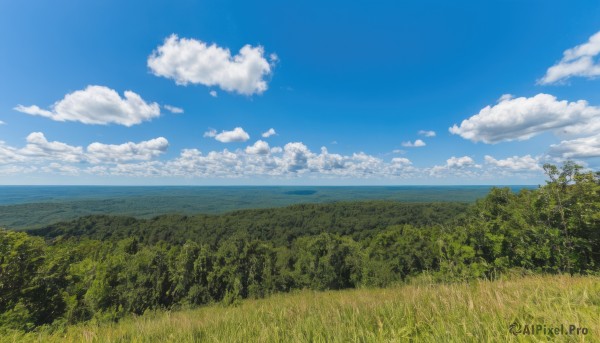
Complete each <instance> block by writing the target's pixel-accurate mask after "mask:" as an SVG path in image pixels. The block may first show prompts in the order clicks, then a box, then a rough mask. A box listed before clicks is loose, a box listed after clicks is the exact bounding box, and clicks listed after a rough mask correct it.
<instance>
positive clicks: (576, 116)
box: [449, 93, 600, 144]
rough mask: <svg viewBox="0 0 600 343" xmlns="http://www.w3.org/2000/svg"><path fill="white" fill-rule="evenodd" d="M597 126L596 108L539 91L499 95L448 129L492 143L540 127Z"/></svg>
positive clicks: (559, 130)
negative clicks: (530, 94) (497, 99)
mask: <svg viewBox="0 0 600 343" xmlns="http://www.w3.org/2000/svg"><path fill="white" fill-rule="evenodd" d="M598 129H600V108H598V107H595V106H590V105H589V104H588V103H587V101H585V100H579V101H575V102H568V101H566V100H557V99H556V97H555V96H552V95H549V94H543V93H541V94H538V95H536V96H534V97H531V98H525V97H520V98H513V97H511V96H503V97H502V98H500V100H499V102H498V104H496V105H494V106H486V107H485V108H483V109H482V110H481V111H479V113H478V114H476V115H474V116H472V117H471V118H469V119H465V120H463V121H462V123H461V124H460V126H458V125H456V124H455V125H454V126H452V127H451V128H449V131H450V132H451V133H452V134H456V135H460V136H461V137H463V138H465V139H469V140H471V141H473V142H484V143H488V144H494V143H498V142H503V141H513V140H526V139H529V138H531V137H533V136H536V135H538V134H540V133H542V132H544V131H554V132H555V133H556V134H558V135H571V136H577V135H583V134H587V133H592V132H595V131H596V130H598Z"/></svg>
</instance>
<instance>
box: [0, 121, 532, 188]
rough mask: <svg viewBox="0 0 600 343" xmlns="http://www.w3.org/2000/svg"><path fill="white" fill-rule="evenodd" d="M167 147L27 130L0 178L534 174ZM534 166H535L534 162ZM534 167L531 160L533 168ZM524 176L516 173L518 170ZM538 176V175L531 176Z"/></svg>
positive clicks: (291, 152) (1, 157)
mask: <svg viewBox="0 0 600 343" xmlns="http://www.w3.org/2000/svg"><path fill="white" fill-rule="evenodd" d="M167 147H168V142H167V140H166V139H164V138H162V137H158V138H155V139H152V140H148V141H142V142H138V143H133V142H128V143H124V144H114V145H111V144H104V143H99V142H96V143H91V144H89V145H88V147H87V149H83V148H82V147H78V146H71V145H68V144H66V143H62V142H51V141H48V140H47V139H46V138H45V136H44V135H43V134H42V133H39V132H34V133H32V134H30V135H29V136H28V138H27V145H26V146H25V147H23V148H20V149H19V148H14V147H11V146H8V145H7V144H6V143H4V142H0V175H17V174H18V175H23V174H27V173H44V174H56V175H73V176H82V175H83V176H85V177H89V176H92V177H93V176H102V177H107V178H108V177H117V176H119V177H121V176H124V177H134V178H156V177H159V178H174V179H177V180H181V179H182V178H185V179H207V180H208V179H211V180H212V179H215V178H223V179H232V178H256V177H258V178H260V179H263V178H269V179H274V180H277V179H279V180H290V179H294V178H306V179H309V180H310V179H317V178H318V179H335V180H342V179H361V180H385V179H387V180H399V179H403V180H406V179H411V180H416V181H415V182H420V183H423V182H424V183H429V182H430V180H431V179H430V177H431V176H433V177H436V178H446V179H452V180H454V179H456V178H463V179H465V180H469V181H473V180H483V179H485V178H486V177H487V180H497V179H498V178H497V177H498V176H507V175H508V176H510V175H520V177H525V176H527V177H531V175H534V177H539V175H541V172H540V170H539V169H536V167H535V166H536V161H537V160H538V159H537V158H532V157H531V156H523V157H512V158H507V159H505V160H496V159H494V158H493V157H491V156H486V158H485V160H486V164H485V168H484V167H483V166H481V165H478V164H476V163H475V161H474V160H473V159H472V158H471V157H469V156H462V157H454V156H453V157H451V158H449V159H447V160H446V162H445V164H443V165H436V166H433V167H423V168H417V167H414V166H413V163H412V162H411V161H410V160H409V159H407V158H404V157H394V158H391V159H390V160H387V161H386V160H384V159H382V158H379V157H376V156H372V155H369V154H366V153H363V152H357V153H351V154H346V155H345V154H339V153H332V152H329V151H328V149H327V148H326V147H321V149H320V151H319V152H316V151H311V149H309V148H308V147H307V146H306V145H305V144H304V143H302V142H290V143H288V144H286V145H285V146H284V147H283V148H281V147H269V145H268V143H267V142H264V141H260V140H259V141H257V142H255V143H254V144H253V145H250V146H247V147H245V148H239V149H236V150H233V151H231V150H228V149H224V150H222V151H210V152H208V153H204V154H203V153H202V152H201V151H200V150H198V149H183V150H181V152H180V154H179V155H178V156H177V157H174V158H172V159H168V160H159V159H158V157H159V156H161V155H162V154H163V153H164V152H165V151H166V149H167ZM538 162H539V161H538ZM538 164H539V163H538ZM528 171H530V172H532V173H524V172H528ZM536 175H538V176H536Z"/></svg>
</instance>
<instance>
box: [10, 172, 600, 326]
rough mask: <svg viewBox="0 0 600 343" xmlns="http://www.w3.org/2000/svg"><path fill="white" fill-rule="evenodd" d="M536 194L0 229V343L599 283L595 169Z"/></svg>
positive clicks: (498, 192) (499, 191)
mask: <svg viewBox="0 0 600 343" xmlns="http://www.w3.org/2000/svg"><path fill="white" fill-rule="evenodd" d="M544 170H545V172H546V175H547V179H548V180H547V181H546V184H545V185H542V186H540V187H539V188H537V189H523V190H521V191H519V192H518V193H515V192H513V191H511V190H510V189H509V188H493V189H492V190H491V191H490V192H489V194H488V195H487V196H485V197H484V198H482V199H480V200H478V201H477V202H476V203H474V204H471V205H466V204H461V203H429V204H424V203H419V204H416V203H415V204H411V203H400V202H392V201H367V202H338V203H331V204H302V205H293V206H288V207H283V208H275V209H259V210H240V211H234V212H229V213H225V214H220V215H190V216H186V215H162V216H158V217H155V218H153V219H136V218H132V217H119V216H107V215H98V216H86V217H82V218H79V219H76V220H73V221H69V222H62V223H58V224H53V225H49V226H47V227H44V228H42V229H37V230H30V231H27V232H19V231H11V230H9V229H10V228H6V229H3V230H0V333H1V332H3V331H10V330H17V331H23V332H25V331H35V330H37V329H39V328H40V327H44V328H48V327H50V328H61V327H65V326H66V325H70V324H75V323H78V322H85V321H99V322H102V321H119V320H120V319H122V318H124V317H128V316H131V315H140V314H144V313H146V312H148V311H153V310H157V309H164V310H174V309H187V308H193V307H197V306H202V305H207V304H216V303H219V304H223V305H235V304H237V303H239V301H240V300H241V299H244V298H263V297H266V296H269V295H272V294H275V293H281V292H290V291H293V290H302V289H310V290H340V289H351V288H370V287H386V286H390V285H393V284H398V283H403V282H406V281H407V280H410V279H412V278H416V277H419V276H420V275H424V274H426V275H428V276H430V277H432V278H433V279H434V280H436V282H440V283H453V282H462V281H468V280H476V279H492V280H493V279H498V278H501V277H502V275H504V274H506V273H523V274H568V275H590V274H591V275H598V273H600V172H592V171H586V170H584V169H583V168H582V167H581V166H579V165H576V164H574V163H572V162H567V163H565V164H564V165H563V166H561V167H557V166H554V165H545V166H544Z"/></svg>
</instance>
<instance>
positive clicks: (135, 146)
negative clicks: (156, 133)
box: [87, 137, 169, 163]
mask: <svg viewBox="0 0 600 343" xmlns="http://www.w3.org/2000/svg"><path fill="white" fill-rule="evenodd" d="M168 147H169V141H167V139H166V138H164V137H158V138H154V139H151V140H148V141H143V142H139V143H133V142H127V143H124V144H118V145H117V144H102V143H98V142H96V143H92V144H90V145H88V147H87V153H88V154H87V155H88V158H89V159H90V160H92V161H93V162H96V163H99V162H103V161H105V162H106V161H107V162H124V161H135V160H146V161H147V160H150V159H152V158H155V157H157V156H159V155H160V154H162V153H164V152H165V151H167V148H168Z"/></svg>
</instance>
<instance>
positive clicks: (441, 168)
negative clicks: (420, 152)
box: [429, 156, 481, 176]
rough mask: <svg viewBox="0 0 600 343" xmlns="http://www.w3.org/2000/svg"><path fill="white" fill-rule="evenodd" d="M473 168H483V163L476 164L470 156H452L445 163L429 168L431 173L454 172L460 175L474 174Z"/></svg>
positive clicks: (443, 173)
mask: <svg viewBox="0 0 600 343" xmlns="http://www.w3.org/2000/svg"><path fill="white" fill-rule="evenodd" d="M472 168H477V169H479V168H481V165H478V164H476V163H475V161H474V160H473V159H472V158H471V157H469V156H462V157H455V156H452V157H450V158H449V159H447V160H446V164H445V165H436V166H433V167H431V168H429V175H431V176H443V175H449V174H452V175H458V176H474V173H473V172H472V171H471V170H470V169H472Z"/></svg>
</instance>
